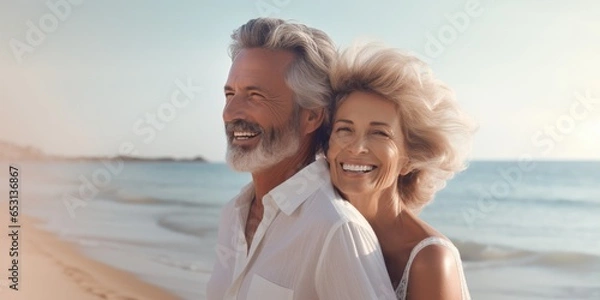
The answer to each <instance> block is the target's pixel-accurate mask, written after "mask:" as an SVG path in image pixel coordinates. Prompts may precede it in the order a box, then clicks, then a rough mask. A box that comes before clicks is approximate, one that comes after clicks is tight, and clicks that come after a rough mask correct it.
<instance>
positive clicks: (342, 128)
mask: <svg viewBox="0 0 600 300" xmlns="http://www.w3.org/2000/svg"><path fill="white" fill-rule="evenodd" d="M340 131H347V132H350V131H351V130H350V128H348V127H339V128H338V129H336V130H335V132H340Z"/></svg>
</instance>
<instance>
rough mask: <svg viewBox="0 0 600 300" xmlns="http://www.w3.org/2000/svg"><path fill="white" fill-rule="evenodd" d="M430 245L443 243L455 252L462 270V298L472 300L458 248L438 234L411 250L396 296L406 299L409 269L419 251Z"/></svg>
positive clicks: (442, 244)
mask: <svg viewBox="0 0 600 300" xmlns="http://www.w3.org/2000/svg"><path fill="white" fill-rule="evenodd" d="M429 245H441V246H444V247H446V248H448V249H450V250H451V252H452V254H454V259H455V260H456V267H457V269H458V271H459V272H460V282H461V286H462V300H470V299H471V296H470V295H469V288H468V287H467V281H466V280H465V274H464V272H463V267H462V262H461V260H460V253H459V252H458V249H456V247H455V246H454V244H452V243H451V242H449V241H447V240H445V239H442V238H440V237H437V236H431V237H428V238H426V239H424V240H422V241H421V242H419V243H418V244H417V245H416V246H415V247H414V248H413V249H412V251H411V252H410V257H409V258H408V263H407V264H406V268H404V273H403V274H402V279H400V284H398V288H396V296H397V297H398V299H399V300H404V299H406V289H407V288H408V275H409V274H410V272H409V270H410V267H411V265H412V262H413V260H414V259H415V256H417V253H419V251H421V249H423V248H425V247H427V246H429Z"/></svg>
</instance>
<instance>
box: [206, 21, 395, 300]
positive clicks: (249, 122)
mask: <svg viewBox="0 0 600 300" xmlns="http://www.w3.org/2000/svg"><path fill="white" fill-rule="evenodd" d="M232 39H233V43H232V45H231V47H230V54H231V57H232V61H233V64H232V66H231V69H230V71H229V76H228V78H227V83H226V85H225V97H226V104H225V108H224V111H223V120H224V122H225V129H226V134H227V141H228V149H227V161H228V163H229V164H230V165H231V166H232V167H233V168H234V169H236V170H239V171H245V172H250V173H252V183H250V184H249V185H247V186H246V187H244V188H243V189H242V191H241V193H240V194H239V195H238V196H236V197H235V198H234V199H233V200H232V201H231V202H230V203H228V204H227V205H226V206H225V207H224V209H223V212H222V215H221V222H220V225H219V235H218V241H217V243H218V244H217V262H216V263H215V267H214V269H213V272H212V276H211V279H210V281H209V282H208V286H207V297H208V299H209V300H216V299H241V300H247V299H248V300H250V299H277V300H279V299H344V300H346V299H361V300H362V299H394V293H393V290H392V287H391V283H390V280H389V277H388V274H387V272H386V269H385V264H384V262H383V256H382V254H381V249H380V248H379V245H378V243H377V238H376V237H375V234H374V233H373V231H372V229H371V227H370V226H369V224H368V223H367V222H366V220H365V219H364V218H363V217H362V216H361V215H360V213H358V211H357V210H356V209H354V207H353V206H352V205H350V204H349V203H348V202H347V201H344V200H343V199H341V198H340V197H339V196H338V195H337V194H336V193H335V192H334V189H333V187H332V185H331V183H330V180H329V172H328V169H327V164H326V162H325V161H324V160H323V159H319V160H317V161H315V154H317V153H318V152H319V151H320V150H321V149H320V145H321V139H322V138H323V134H324V130H325V129H324V128H325V127H324V126H325V124H326V123H327V122H328V116H329V112H328V109H327V107H328V105H329V102H330V94H331V88H330V86H329V79H328V74H327V73H328V66H329V65H330V64H331V63H332V60H333V59H334V57H335V47H334V45H333V43H332V42H331V40H330V39H329V37H328V36H327V35H326V34H325V33H323V32H322V31H319V30H316V29H313V28H309V27H306V26H304V25H300V24H292V23H287V22H285V21H282V20H278V19H268V18H263V19H254V20H250V21H249V22H248V23H246V24H245V25H243V26H241V27H240V28H239V29H237V30H236V31H235V32H234V33H233V35H232Z"/></svg>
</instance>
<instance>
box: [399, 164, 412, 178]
mask: <svg viewBox="0 0 600 300" xmlns="http://www.w3.org/2000/svg"><path fill="white" fill-rule="evenodd" d="M412 171H413V166H412V164H411V163H410V160H407V161H405V162H404V163H403V164H402V166H401V167H400V176H406V175H407V174H409V173H410V172H412Z"/></svg>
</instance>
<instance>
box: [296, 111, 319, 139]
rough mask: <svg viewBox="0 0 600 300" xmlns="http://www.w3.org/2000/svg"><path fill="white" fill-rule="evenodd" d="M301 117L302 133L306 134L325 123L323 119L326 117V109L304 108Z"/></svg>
mask: <svg viewBox="0 0 600 300" xmlns="http://www.w3.org/2000/svg"><path fill="white" fill-rule="evenodd" d="M300 118H301V124H302V133H303V134H304V135H308V134H311V133H313V132H314V131H315V130H317V129H318V128H319V127H321V124H323V120H324V119H325V109H324V108H317V109H302V112H301V113H300Z"/></svg>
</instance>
